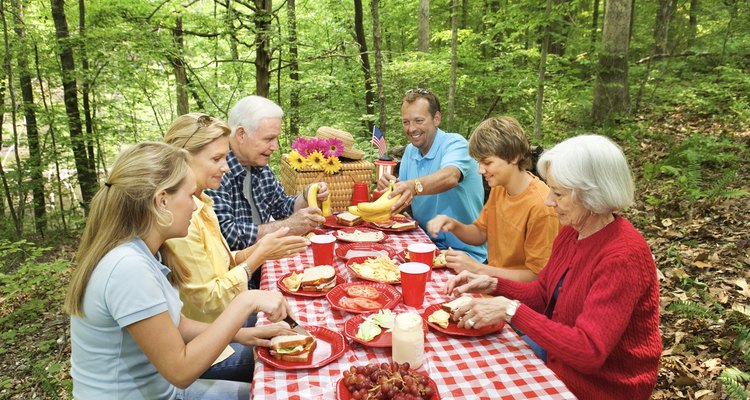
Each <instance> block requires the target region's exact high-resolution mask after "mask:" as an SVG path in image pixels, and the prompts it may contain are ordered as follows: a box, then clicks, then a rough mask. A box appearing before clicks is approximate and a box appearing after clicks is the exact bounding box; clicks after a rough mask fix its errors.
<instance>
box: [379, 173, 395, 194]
mask: <svg viewBox="0 0 750 400" xmlns="http://www.w3.org/2000/svg"><path fill="white" fill-rule="evenodd" d="M391 181H394V182H398V178H397V177H395V176H393V175H391V174H389V173H387V172H384V173H383V175H381V176H380V179H378V189H377V190H385V189H387V188H388V185H390V184H391Z"/></svg>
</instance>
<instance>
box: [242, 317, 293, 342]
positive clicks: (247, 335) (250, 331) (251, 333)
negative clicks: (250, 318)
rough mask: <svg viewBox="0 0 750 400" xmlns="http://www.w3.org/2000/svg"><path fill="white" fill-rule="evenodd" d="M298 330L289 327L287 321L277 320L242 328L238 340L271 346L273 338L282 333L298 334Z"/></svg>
mask: <svg viewBox="0 0 750 400" xmlns="http://www.w3.org/2000/svg"><path fill="white" fill-rule="evenodd" d="M296 334H297V332H296V331H294V330H292V329H290V328H289V324H287V323H286V322H283V321H282V322H276V323H273V324H269V325H263V326H255V327H252V328H242V329H240V332H239V335H238V342H239V343H242V344H244V345H245V346H261V347H271V341H270V340H268V339H271V338H273V337H276V336H280V335H296Z"/></svg>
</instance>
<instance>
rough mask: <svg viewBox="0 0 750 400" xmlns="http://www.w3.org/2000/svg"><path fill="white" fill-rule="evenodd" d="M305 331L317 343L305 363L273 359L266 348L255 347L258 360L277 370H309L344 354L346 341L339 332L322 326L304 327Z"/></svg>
mask: <svg viewBox="0 0 750 400" xmlns="http://www.w3.org/2000/svg"><path fill="white" fill-rule="evenodd" d="M305 330H307V332H308V333H310V334H311V335H313V336H315V338H316V339H317V340H318V343H317V345H316V347H315V350H314V351H313V354H312V357H311V358H310V360H309V361H307V362H292V361H283V360H277V359H275V358H274V357H273V356H272V355H271V353H270V352H269V349H268V348H267V347H260V346H256V347H255V349H256V350H258V358H259V359H261V360H263V361H264V362H265V363H266V364H268V365H270V366H272V367H274V368H278V369H311V368H320V367H322V366H324V365H326V364H329V363H331V362H332V361H334V360H336V359H338V358H339V357H341V356H342V355H343V354H344V353H345V352H346V349H347V347H346V339H344V335H342V334H341V332H335V331H332V330H330V329H328V328H323V327H322V326H306V327H305Z"/></svg>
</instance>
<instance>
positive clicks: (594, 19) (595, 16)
mask: <svg viewBox="0 0 750 400" xmlns="http://www.w3.org/2000/svg"><path fill="white" fill-rule="evenodd" d="M598 30H599V0H594V11H593V12H592V14H591V52H592V53H593V52H594V50H595V49H596V38H597V37H598V36H599V35H598V33H597V31H598Z"/></svg>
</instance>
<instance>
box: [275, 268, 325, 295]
mask: <svg viewBox="0 0 750 400" xmlns="http://www.w3.org/2000/svg"><path fill="white" fill-rule="evenodd" d="M281 282H282V283H283V284H284V286H286V287H287V288H288V289H289V290H291V291H293V292H296V291H298V290H302V291H304V292H327V291H329V290H331V289H333V287H334V286H336V270H335V269H334V268H333V267H332V266H330V265H318V266H317V267H311V268H306V269H305V270H304V271H303V272H302V273H301V274H298V273H296V272H293V273H292V274H291V275H289V276H288V277H286V278H284V279H283V280H282V281H281Z"/></svg>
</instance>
